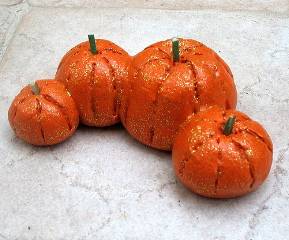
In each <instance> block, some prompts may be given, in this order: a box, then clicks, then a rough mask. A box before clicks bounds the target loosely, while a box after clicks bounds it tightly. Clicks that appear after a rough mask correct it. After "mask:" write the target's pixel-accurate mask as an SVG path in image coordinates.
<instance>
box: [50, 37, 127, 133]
mask: <svg viewBox="0 0 289 240" xmlns="http://www.w3.org/2000/svg"><path fill="white" fill-rule="evenodd" d="M93 40H94V39H93ZM94 42H95V44H96V51H95V52H93V51H92V50H91V45H90V43H89V42H88V41H86V42H83V43H80V44H78V45H77V46H75V47H74V48H72V49H71V50H70V51H69V52H68V53H67V54H66V55H65V56H64V57H63V59H62V60H61V62H60V64H59V66H58V70H57V73H56V76H55V78H56V79H57V80H59V81H61V82H62V83H64V84H65V86H66V88H67V89H68V91H69V92H70V93H71V95H72V97H73V99H74V100H75V102H76V105H77V108H78V110H79V114H80V121H81V123H83V124H85V125H89V126H96V127H103V126H110V125H113V124H115V123H117V122H119V114H118V112H119V105H120V101H121V95H122V81H123V80H125V79H126V78H127V76H128V65H129V63H130V60H131V58H130V56H129V55H128V54H127V53H126V52H125V51H124V50H123V49H122V48H120V47H119V46H117V45H116V44H114V43H112V42H110V41H108V40H104V39H97V40H94ZM91 44H93V42H91Z"/></svg>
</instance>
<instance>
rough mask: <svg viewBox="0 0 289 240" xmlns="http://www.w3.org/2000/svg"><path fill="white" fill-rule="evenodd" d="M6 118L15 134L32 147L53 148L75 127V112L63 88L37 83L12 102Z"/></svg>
mask: <svg viewBox="0 0 289 240" xmlns="http://www.w3.org/2000/svg"><path fill="white" fill-rule="evenodd" d="M8 119H9V123H10V126H11V127H12V129H13V130H14V132H15V134H16V135H17V136H18V137H19V138H21V139H23V140H24V141H26V142H28V143H30V144H33V145H40V146H45V145H53V144H56V143H60V142H62V141H64V140H65V139H67V138H68V137H70V136H71V135H72V134H73V133H74V131H75V130H76V128H77V126H78V120H79V116H78V111H77V108H76V105H75V103H74V100H73V99H72V98H71V96H70V94H69V93H68V92H67V90H66V89H65V86H64V85H63V84H62V83H60V82H59V81H55V80H38V81H36V82H35V84H34V85H28V86H26V87H24V88H23V89H22V90H21V92H20V93H19V94H18V95H17V96H16V97H15V99H14V100H13V102H12V104H11V106H10V108H9V111H8Z"/></svg>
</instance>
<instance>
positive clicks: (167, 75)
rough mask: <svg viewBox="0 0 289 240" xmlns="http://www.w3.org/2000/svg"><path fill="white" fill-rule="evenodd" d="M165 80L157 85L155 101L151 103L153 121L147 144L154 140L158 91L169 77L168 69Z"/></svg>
mask: <svg viewBox="0 0 289 240" xmlns="http://www.w3.org/2000/svg"><path fill="white" fill-rule="evenodd" d="M165 74H166V76H165V78H164V80H162V82H161V83H160V84H159V86H158V89H157V93H156V99H155V101H154V102H153V116H154V117H153V120H152V123H151V126H150V127H149V137H150V139H149V142H150V143H153V138H154V135H155V120H156V119H155V118H156V110H157V107H158V102H159V95H160V91H161V88H162V87H163V85H164V83H165V82H166V81H167V79H168V77H169V76H170V69H167V68H166V71H165Z"/></svg>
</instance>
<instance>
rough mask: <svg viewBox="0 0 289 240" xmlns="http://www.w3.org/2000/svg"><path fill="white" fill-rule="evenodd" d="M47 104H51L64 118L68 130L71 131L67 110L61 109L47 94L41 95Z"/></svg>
mask: <svg viewBox="0 0 289 240" xmlns="http://www.w3.org/2000/svg"><path fill="white" fill-rule="evenodd" d="M41 96H42V97H43V98H44V99H45V100H46V101H47V102H50V103H52V104H53V105H54V106H55V107H56V108H57V109H58V110H59V112H60V113H61V114H62V115H63V116H64V118H65V121H66V123H67V126H68V129H69V130H71V129H72V126H71V122H70V118H69V116H68V113H67V109H66V108H65V107H63V106H62V105H61V104H60V103H59V102H57V101H56V100H55V99H54V98H53V97H51V96H50V95H48V94H42V95H41Z"/></svg>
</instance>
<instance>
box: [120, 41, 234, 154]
mask: <svg viewBox="0 0 289 240" xmlns="http://www.w3.org/2000/svg"><path fill="white" fill-rule="evenodd" d="M125 83H127V85H126V86H125V88H124V95H125V97H124V98H123V102H122V104H121V111H120V116H121V121H122V123H123V125H124V126H125V128H126V129H127V130H128V132H129V133H130V134H131V135H132V136H133V137H135V138H136V139H137V140H139V141H140V142H142V143H144V144H146V145H149V146H151V147H154V148H157V149H162V150H171V148H172V144H173V139H174V137H175V134H176V132H177V129H178V128H179V125H180V124H181V123H183V122H184V121H185V119H186V118H187V117H188V116H189V115H191V114H192V113H193V114H194V113H197V112H198V111H199V110H200V109H204V108H206V107H208V106H212V105H219V106H222V107H224V108H226V109H230V108H233V109H234V108H235V107H236V101H237V92H236V88H235V84H234V81H233V75H232V73H231V71H230V69H229V67H228V66H227V64H226V63H225V62H224V61H223V60H222V59H221V58H220V57H219V56H218V55H217V54H216V53H215V52H214V51H213V50H211V49H209V48H208V47H206V46H205V45H203V44H202V43H200V42H197V41H195V40H191V39H175V40H174V41H171V40H166V41H162V42H158V43H155V44H153V45H151V46H149V47H147V48H146V49H144V50H143V51H142V52H140V53H139V54H137V55H136V56H135V57H134V58H133V61H132V63H131V67H130V70H129V78H128V82H125Z"/></svg>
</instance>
